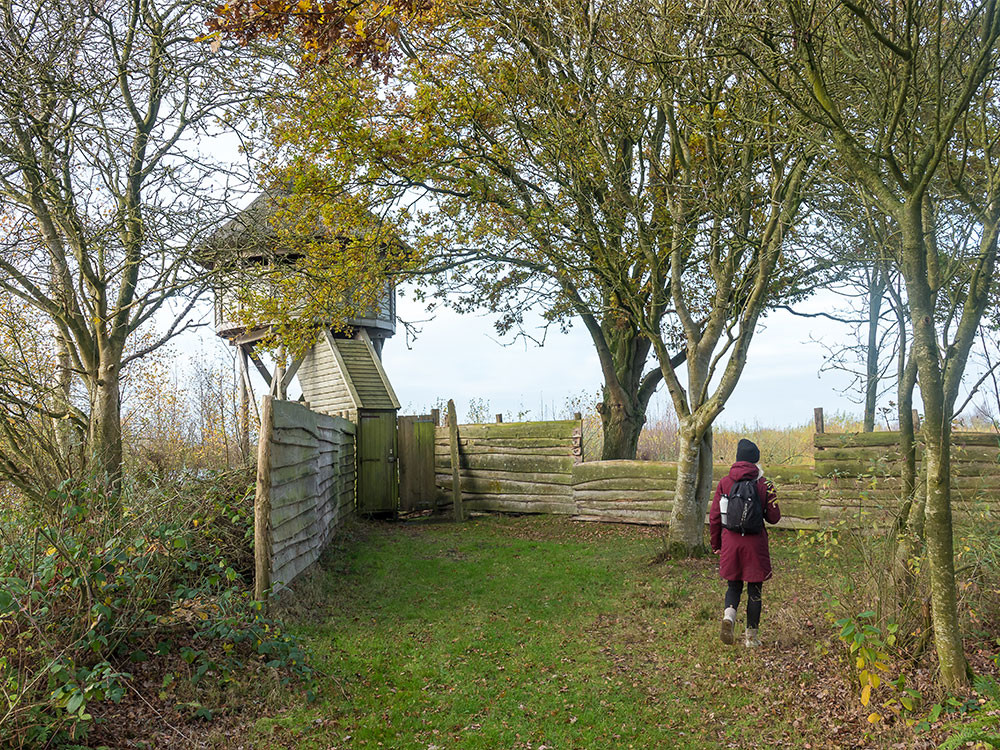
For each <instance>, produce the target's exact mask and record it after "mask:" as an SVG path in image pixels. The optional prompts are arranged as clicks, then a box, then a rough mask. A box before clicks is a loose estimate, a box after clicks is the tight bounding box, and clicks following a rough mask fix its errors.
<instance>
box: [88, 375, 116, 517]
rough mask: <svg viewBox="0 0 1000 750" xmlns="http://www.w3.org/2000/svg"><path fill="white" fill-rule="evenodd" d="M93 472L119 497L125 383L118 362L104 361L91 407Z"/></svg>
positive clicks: (112, 495)
mask: <svg viewBox="0 0 1000 750" xmlns="http://www.w3.org/2000/svg"><path fill="white" fill-rule="evenodd" d="M89 443H90V445H89V454H90V461H91V463H90V474H91V476H93V477H94V479H95V480H96V481H97V482H98V483H99V484H103V485H104V487H105V490H106V491H107V494H108V497H110V498H117V497H118V494H119V491H120V490H121V479H122V420H121V383H120V380H119V373H118V364H117V361H115V362H114V363H110V364H109V363H102V364H101V366H100V372H99V375H98V378H97V381H96V382H95V383H94V384H93V389H92V392H91V408H90V436H89Z"/></svg>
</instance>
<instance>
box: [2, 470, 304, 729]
mask: <svg viewBox="0 0 1000 750" xmlns="http://www.w3.org/2000/svg"><path fill="white" fill-rule="evenodd" d="M236 482H237V479H236V478H235V477H232V476H225V477H222V478H221V479H220V480H219V482H218V483H216V484H213V483H212V482H211V481H209V480H204V481H203V482H202V483H201V484H200V485H199V484H196V485H195V486H196V487H197V488H198V489H199V490H201V492H199V493H198V494H199V497H198V498H197V502H190V504H189V501H192V500H195V498H186V497H184V496H182V495H178V494H172V495H167V494H164V493H158V494H150V495H147V496H143V497H126V498H125V499H124V501H123V507H124V512H123V513H122V514H119V515H116V516H112V514H109V513H107V512H106V511H107V508H108V507H109V502H108V501H107V500H106V499H105V498H104V497H103V496H101V495H100V494H98V493H95V492H92V491H91V490H89V489H88V488H86V487H69V486H66V487H63V488H61V489H60V490H59V491H56V492H53V493H52V495H51V496H50V498H49V505H50V507H54V508H60V509H61V510H60V512H59V513H58V515H56V516H52V515H51V514H50V513H49V512H46V513H40V514H38V515H39V517H42V516H48V523H47V524H45V525H40V526H38V527H37V530H36V531H35V533H33V534H29V533H25V532H24V529H25V527H24V526H22V527H21V528H18V524H16V523H15V522H14V521H13V520H11V519H9V518H8V519H4V518H0V640H2V643H3V646H2V649H0V684H2V686H3V689H4V691H5V693H6V694H7V696H9V698H8V700H9V703H8V707H7V709H6V714H4V715H0V719H2V720H0V746H4V747H8V746H10V747H30V746H36V745H39V744H44V743H47V742H48V743H51V742H63V741H80V740H81V739H82V738H84V737H85V736H86V734H87V732H88V730H89V728H90V727H91V725H92V723H93V720H94V719H93V710H92V707H93V706H94V704H96V703H98V702H101V701H112V702H119V701H120V700H121V699H122V698H123V696H124V695H125V694H126V692H127V691H128V690H129V689H130V688H129V684H130V680H131V674H130V669H131V666H132V665H134V664H136V663H139V662H144V661H147V660H150V659H155V658H176V657H179V658H180V660H181V661H183V662H184V663H186V665H187V666H188V667H189V669H188V670H187V671H186V672H185V673H183V674H180V675H174V674H173V673H168V674H169V678H168V677H165V678H164V683H165V684H164V687H165V688H166V687H167V686H168V685H170V683H173V682H175V680H176V681H181V682H184V683H186V684H187V685H188V686H189V687H190V688H191V689H193V690H198V689H201V688H203V687H204V686H205V683H212V684H214V685H216V686H222V687H225V686H226V685H227V684H229V683H231V682H232V681H234V680H235V679H236V678H237V677H238V676H239V674H240V673H241V671H242V670H243V669H244V668H245V667H246V666H247V665H248V664H249V662H250V661H251V660H256V661H257V662H259V663H263V664H264V665H265V666H266V667H268V668H272V669H274V670H277V671H278V672H279V673H280V674H281V675H282V681H283V682H284V683H290V682H296V683H298V684H301V685H302V686H303V688H304V689H305V690H306V692H307V694H308V696H309V697H312V696H313V695H314V694H315V680H314V677H313V673H312V669H311V667H310V666H309V665H308V659H307V656H306V654H305V653H304V651H303V650H302V648H301V646H300V644H299V642H298V641H297V640H296V639H295V638H293V637H291V636H289V635H287V634H286V633H284V632H283V631H282V629H281V627H280V626H279V624H278V623H277V622H275V621H273V620H270V619H268V618H266V617H265V616H264V615H263V613H262V612H261V609H260V606H259V605H258V604H257V603H256V602H254V601H253V600H252V599H251V596H250V594H249V592H248V587H247V580H245V578H244V577H243V575H242V574H241V570H242V569H244V568H245V567H246V557H247V552H246V551H245V549H241V547H245V546H246V545H247V544H248V539H249V537H248V536H247V529H248V528H250V529H252V524H251V523H249V520H250V516H249V515H248V512H251V511H248V509H247V507H248V503H247V502H246V496H247V493H246V484H243V485H242V487H239V488H238V491H237V492H235V493H233V492H232V491H233V490H234V489H237V487H238V485H237V484H236ZM191 508H194V509H195V510H196V512H194V513H191V512H190V510H191ZM19 532H20V533H19ZM227 553H232V554H233V555H234V559H237V560H239V561H240V562H239V563H237V564H236V565H235V566H234V564H231V563H230V558H229V557H228V556H227ZM198 715H199V716H201V717H202V718H206V719H207V718H211V711H210V710H207V709H206V712H203V713H201V714H198Z"/></svg>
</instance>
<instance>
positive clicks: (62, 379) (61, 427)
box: [53, 334, 83, 479]
mask: <svg viewBox="0 0 1000 750" xmlns="http://www.w3.org/2000/svg"><path fill="white" fill-rule="evenodd" d="M55 339H56V389H55V392H54V394H53V395H54V399H53V400H54V404H53V406H54V407H55V411H57V412H65V413H66V415H67V416H66V417H65V418H63V419H58V420H56V423H55V438H56V449H57V451H58V453H59V461H60V464H61V465H60V467H59V468H60V470H61V472H62V473H64V474H65V476H62V477H60V478H61V479H69V478H71V477H72V476H73V473H74V470H75V469H78V468H79V466H78V462H77V457H78V456H79V453H80V448H81V443H82V442H83V440H82V438H83V436H82V435H80V434H78V430H77V427H78V424H77V423H76V422H75V421H74V420H73V419H71V418H70V417H69V416H68V415H69V414H70V412H71V411H72V403H73V398H72V397H73V369H72V361H71V360H70V352H69V347H68V346H67V345H66V339H65V338H63V336H62V334H56V337H55Z"/></svg>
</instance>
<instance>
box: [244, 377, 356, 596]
mask: <svg viewBox="0 0 1000 750" xmlns="http://www.w3.org/2000/svg"><path fill="white" fill-rule="evenodd" d="M355 482H356V468H355V427H354V425H353V424H351V423H350V422H348V421H347V420H346V419H342V418H341V417H333V416H329V415H326V414H320V413H318V412H314V411H311V410H310V409H308V408H307V407H306V406H304V405H302V404H299V403H295V402H291V401H280V400H277V399H272V398H271V397H269V396H268V397H265V398H264V401H263V404H262V407H261V427H260V443H259V446H258V454H257V497H256V504H255V507H254V555H255V558H256V582H255V590H256V594H257V598H258V599H263V598H264V597H265V596H266V594H267V591H268V590H269V589H271V588H272V587H277V586H282V585H286V586H287V585H288V584H289V583H291V582H292V580H293V579H294V578H295V577H296V576H297V575H299V573H301V572H302V571H303V570H305V569H306V568H307V567H309V565H311V564H312V563H313V562H315V561H316V560H317V559H318V558H319V555H320V553H321V552H322V551H323V549H324V548H325V547H326V545H327V544H328V542H329V541H330V537H331V535H332V534H333V532H334V530H335V529H336V528H337V526H338V525H339V524H341V523H342V522H343V520H344V519H345V518H346V517H347V516H349V515H350V514H351V513H353V511H354V488H355Z"/></svg>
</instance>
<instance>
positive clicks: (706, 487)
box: [695, 426, 715, 514]
mask: <svg viewBox="0 0 1000 750" xmlns="http://www.w3.org/2000/svg"><path fill="white" fill-rule="evenodd" d="M713 458H714V452H713V447H712V428H711V426H709V428H708V429H707V430H705V434H704V435H702V436H701V448H700V450H699V451H698V486H697V487H696V488H695V495H696V496H697V501H698V505H699V506H700V507H701V508H702V510H703V511H704V513H705V514H707V513H708V511H709V507H710V506H711V504H712V493H713V492H714V491H715V483H714V482H713V480H712V461H713Z"/></svg>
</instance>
